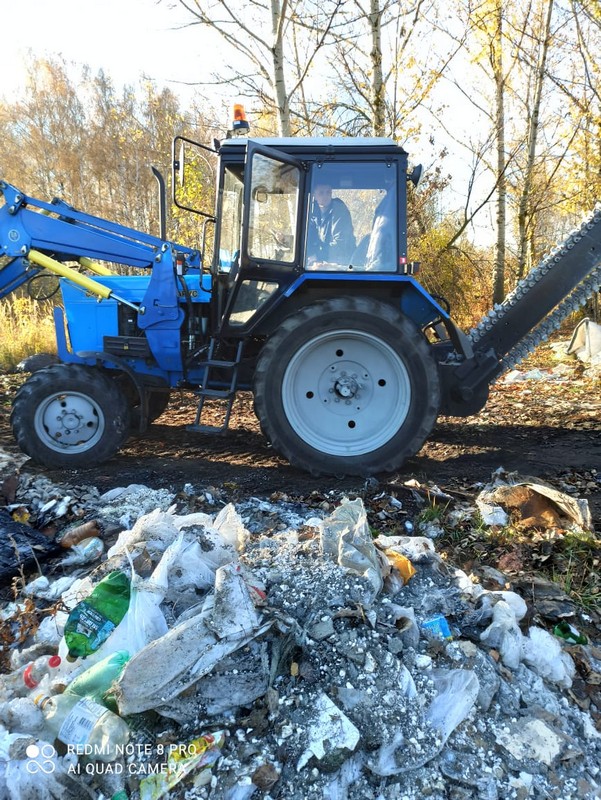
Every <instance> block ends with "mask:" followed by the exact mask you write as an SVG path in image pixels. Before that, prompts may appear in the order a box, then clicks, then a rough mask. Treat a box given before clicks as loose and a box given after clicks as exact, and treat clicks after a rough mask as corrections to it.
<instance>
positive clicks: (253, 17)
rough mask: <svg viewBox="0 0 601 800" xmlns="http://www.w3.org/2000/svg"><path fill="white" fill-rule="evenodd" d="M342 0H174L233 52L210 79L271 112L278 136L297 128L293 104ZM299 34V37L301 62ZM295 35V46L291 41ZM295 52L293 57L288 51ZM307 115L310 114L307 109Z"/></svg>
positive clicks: (193, 22)
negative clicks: (257, 102) (257, 100)
mask: <svg viewBox="0 0 601 800" xmlns="http://www.w3.org/2000/svg"><path fill="white" fill-rule="evenodd" d="M342 2H343V0H326V2H325V3H321V4H319V3H318V2H317V1H316V0H315V2H314V0H253V2H252V3H246V2H244V0H178V3H179V4H180V5H181V6H183V7H184V8H185V9H186V11H187V12H188V13H189V14H190V16H191V17H192V21H191V22H190V23H189V24H190V25H199V26H201V27H203V28H205V29H207V30H208V31H210V32H212V33H215V34H217V35H218V36H219V37H220V38H221V40H222V41H223V43H224V44H225V45H226V50H227V53H228V54H229V55H231V58H228V59H225V61H226V62H227V63H228V65H229V66H228V67H227V68H221V69H220V70H218V71H217V72H216V73H215V75H214V82H215V83H216V84H221V85H230V86H231V85H235V86H237V87H238V92H239V93H244V92H246V93H247V94H249V95H250V96H252V97H256V98H258V99H259V101H260V102H261V103H262V104H263V105H265V106H266V107H267V108H268V109H269V110H270V112H271V113H272V114H273V115H274V117H275V119H276V121H277V132H278V133H279V135H280V136H290V135H291V134H292V133H293V130H294V128H295V125H294V121H293V119H292V116H291V108H292V104H293V102H294V101H295V99H296V98H297V96H299V95H300V94H301V87H302V86H303V82H304V80H305V78H306V77H307V75H308V74H309V72H310V70H311V67H312V65H313V63H314V61H315V59H316V57H317V55H318V53H319V52H320V50H321V49H322V47H323V46H324V44H325V43H326V41H327V38H328V34H329V31H330V28H331V26H332V24H333V22H334V20H335V18H336V15H337V13H338V11H339V8H340V6H341V5H342ZM299 39H302V40H303V41H302V47H301V48H300V49H302V62H304V63H302V62H301V61H300V49H299V46H298V45H299ZM293 41H296V45H297V46H296V50H295V49H294V48H293V47H289V45H290V43H292V42H293ZM287 52H290V53H292V54H294V53H295V52H296V56H297V58H296V61H295V62H294V59H292V63H291V59H290V58H288V57H287ZM306 116H307V117H308V115H306Z"/></svg>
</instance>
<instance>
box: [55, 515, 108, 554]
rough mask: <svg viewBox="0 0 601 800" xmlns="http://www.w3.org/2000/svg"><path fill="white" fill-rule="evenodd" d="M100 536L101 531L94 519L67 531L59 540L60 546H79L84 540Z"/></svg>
mask: <svg viewBox="0 0 601 800" xmlns="http://www.w3.org/2000/svg"><path fill="white" fill-rule="evenodd" d="M98 536H101V529H100V527H99V526H98V522H97V521H96V520H95V519H93V520H90V521H89V522H84V523H82V524H81V525H77V526H76V527H75V528H69V529H68V530H66V531H65V532H64V533H63V535H62V536H61V538H60V539H59V544H60V546H61V547H73V545H74V544H79V543H80V542H81V541H83V540H84V539H90V538H91V537H98Z"/></svg>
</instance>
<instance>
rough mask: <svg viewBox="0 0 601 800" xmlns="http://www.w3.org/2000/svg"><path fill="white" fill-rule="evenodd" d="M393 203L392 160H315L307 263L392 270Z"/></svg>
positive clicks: (316, 267) (395, 231)
mask: <svg viewBox="0 0 601 800" xmlns="http://www.w3.org/2000/svg"><path fill="white" fill-rule="evenodd" d="M397 208H398V204H397V167H396V164H390V163H383V162H382V163H378V162H375V163H374V162H370V163H362V164H357V163H346V162H336V163H328V164H314V165H313V167H312V171H311V180H310V194H309V204H308V211H307V214H308V218H307V238H306V242H305V268H306V269H308V270H335V271H344V270H355V271H365V270H369V271H374V272H396V270H397V265H398V211H397Z"/></svg>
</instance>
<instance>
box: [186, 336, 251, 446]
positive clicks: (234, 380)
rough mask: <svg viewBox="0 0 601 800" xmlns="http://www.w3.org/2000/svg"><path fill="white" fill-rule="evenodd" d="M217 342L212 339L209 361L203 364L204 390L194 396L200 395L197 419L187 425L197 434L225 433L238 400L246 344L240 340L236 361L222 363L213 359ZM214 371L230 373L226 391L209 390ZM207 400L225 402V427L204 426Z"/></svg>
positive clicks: (187, 428)
mask: <svg viewBox="0 0 601 800" xmlns="http://www.w3.org/2000/svg"><path fill="white" fill-rule="evenodd" d="M216 345H217V340H216V339H214V338H212V339H211V342H210V344H209V350H208V353H207V360H206V362H205V363H204V364H203V367H204V375H203V378H202V389H199V390H198V391H197V392H194V394H196V395H198V408H197V409H196V417H195V419H194V423H193V424H192V425H187V426H186V430H188V431H194V432H195V433H225V431H227V429H228V426H229V424H230V416H231V414H232V408H233V406H234V400H235V399H236V392H237V389H238V367H239V366H240V362H241V361H242V351H243V350H244V342H243V341H242V340H240V341H239V342H238V346H237V348H236V360H235V361H222V360H220V359H216V358H213V354H214V352H215V347H216ZM212 369H223V370H229V371H230V384H229V386H226V387H225V388H224V389H209V388H207V387H208V384H209V380H210V375H211V370H212ZM206 400H225V417H224V420H223V425H221V426H219V425H202V424H201V422H200V418H201V415H202V412H203V409H204V404H205V401H206Z"/></svg>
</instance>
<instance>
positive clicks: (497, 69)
mask: <svg viewBox="0 0 601 800" xmlns="http://www.w3.org/2000/svg"><path fill="white" fill-rule="evenodd" d="M494 14H495V33H494V38H493V41H492V43H491V45H492V53H491V55H492V67H493V74H494V79H495V134H496V145H497V147H496V149H497V242H496V247H495V262H494V266H493V297H492V301H493V303H501V302H503V298H504V297H505V249H506V246H505V226H506V223H507V177H506V175H505V169H506V157H505V75H504V74H503V7H502V4H501V0H497V2H496V6H495V10H494Z"/></svg>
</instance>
